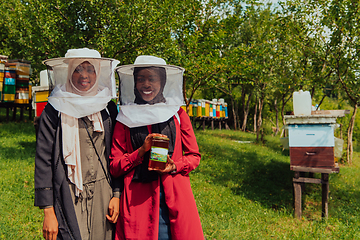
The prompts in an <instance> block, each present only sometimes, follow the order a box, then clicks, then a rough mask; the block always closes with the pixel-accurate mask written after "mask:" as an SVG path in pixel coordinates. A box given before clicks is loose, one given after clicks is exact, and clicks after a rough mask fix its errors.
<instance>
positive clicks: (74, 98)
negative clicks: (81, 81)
mask: <svg viewBox="0 0 360 240" xmlns="http://www.w3.org/2000/svg"><path fill="white" fill-rule="evenodd" d="M74 59H77V61H76V62H85V61H88V62H91V63H93V65H94V63H96V64H98V66H99V69H98V70H97V73H96V74H97V76H96V79H97V84H98V94H96V95H95V96H80V95H77V94H74V93H70V92H67V91H66V89H65V84H66V82H67V81H68V79H67V78H68V67H69V65H68V64H69V63H71V62H73V61H72V60H74ZM43 63H44V64H45V65H46V66H47V69H48V77H49V82H50V89H51V93H50V96H49V98H48V99H49V103H50V104H51V105H52V106H53V107H54V108H55V109H56V110H58V111H60V112H64V113H66V114H68V115H70V116H73V117H76V118H80V117H84V116H87V115H90V114H93V113H95V112H98V111H101V110H102V109H104V108H105V107H106V105H107V103H108V102H109V101H110V100H111V99H112V98H116V84H115V75H114V69H115V67H116V66H117V65H118V64H119V61H118V60H116V59H111V58H102V57H101V56H100V53H99V52H98V51H96V50H92V49H88V48H81V49H69V50H68V51H67V53H66V55H65V57H63V58H53V59H48V60H45V61H43Z"/></svg>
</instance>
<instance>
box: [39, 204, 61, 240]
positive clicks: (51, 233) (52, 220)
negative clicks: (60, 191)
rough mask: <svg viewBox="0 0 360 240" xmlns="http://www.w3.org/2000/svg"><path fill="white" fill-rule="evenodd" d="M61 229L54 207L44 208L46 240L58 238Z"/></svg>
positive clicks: (44, 233)
mask: <svg viewBox="0 0 360 240" xmlns="http://www.w3.org/2000/svg"><path fill="white" fill-rule="evenodd" d="M58 231H59V227H58V221H57V218H56V215H55V211H54V207H50V208H45V209H44V222H43V237H44V238H45V239H46V240H56V237H57V234H58Z"/></svg>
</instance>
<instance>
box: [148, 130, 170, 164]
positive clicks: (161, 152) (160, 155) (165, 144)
mask: <svg viewBox="0 0 360 240" xmlns="http://www.w3.org/2000/svg"><path fill="white" fill-rule="evenodd" d="M168 150H169V138H167V137H161V136H154V137H153V141H152V145H151V152H150V159H149V167H150V168H153V169H159V170H164V169H165V168H166V162H167V155H168Z"/></svg>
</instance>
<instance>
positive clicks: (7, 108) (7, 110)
mask: <svg viewBox="0 0 360 240" xmlns="http://www.w3.org/2000/svg"><path fill="white" fill-rule="evenodd" d="M6 121H7V122H8V121H9V107H6Z"/></svg>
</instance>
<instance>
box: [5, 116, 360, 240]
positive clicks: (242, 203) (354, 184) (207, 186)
mask: <svg viewBox="0 0 360 240" xmlns="http://www.w3.org/2000/svg"><path fill="white" fill-rule="evenodd" d="M25 119H26V118H25ZM196 137H197V141H198V143H199V147H200V152H201V154H202V159H201V163H200V165H199V167H198V168H197V169H196V170H194V171H193V172H192V173H191V184H192V188H193V193H194V196H195V199H196V202H197V206H198V210H199V213H200V218H201V222H202V226H203V230H204V233H205V235H206V238H207V239H208V240H214V239H216V240H219V239H359V238H360V231H359V230H360V218H359V217H358V216H359V215H360V174H359V170H358V169H359V164H360V163H359V153H358V152H355V154H354V160H353V165H352V166H346V165H343V166H341V167H340V173H339V174H331V175H330V201H329V218H328V219H327V220H326V221H325V220H323V219H322V218H321V186H320V185H317V184H307V185H306V194H305V195H304V196H303V218H302V220H300V221H299V220H297V219H295V218H294V217H293V212H294V209H293V186H292V177H293V172H292V171H290V167H289V162H290V160H289V153H288V151H282V148H281V145H280V142H279V139H278V138H272V137H267V138H266V144H264V145H258V144H255V143H254V142H255V136H254V135H253V134H250V133H243V132H235V131H227V130H222V131H220V130H214V131H210V130H206V131H196ZM35 141H36V139H35V130H34V126H33V124H32V122H29V121H27V122H25V120H24V121H23V122H16V123H5V122H4V121H3V119H2V118H1V116H0V239H41V237H42V232H41V228H42V211H41V210H39V209H38V208H36V207H34V206H33V201H34V180H33V176H34V155H35ZM237 141H250V143H247V142H245V143H240V142H237ZM317 177H319V176H317Z"/></svg>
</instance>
